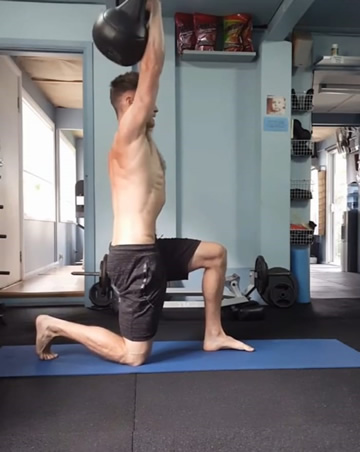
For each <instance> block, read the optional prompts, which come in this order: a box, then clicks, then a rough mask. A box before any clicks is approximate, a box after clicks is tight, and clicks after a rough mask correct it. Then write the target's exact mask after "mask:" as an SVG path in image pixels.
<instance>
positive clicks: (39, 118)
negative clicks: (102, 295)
mask: <svg viewBox="0 0 360 452" xmlns="http://www.w3.org/2000/svg"><path fill="white" fill-rule="evenodd" d="M0 59H1V60H2V61H6V64H10V66H12V67H13V69H14V70H15V72H16V73H17V77H18V90H17V92H16V97H15V99H16V105H17V113H18V116H19V118H20V120H19V123H18V124H17V127H15V128H16V131H15V133H14V134H13V135H14V136H16V137H18V140H19V146H18V149H19V152H18V153H17V155H18V162H17V168H16V170H17V177H18V182H19V199H18V200H17V203H16V204H14V202H13V203H12V204H11V205H12V206H14V205H18V206H19V209H18V212H19V218H18V224H19V230H20V232H19V234H18V242H19V255H20V259H18V267H19V272H18V274H17V275H15V273H14V272H11V274H12V276H13V278H12V279H9V278H6V276H5V275H4V276H3V278H5V279H3V280H2V281H1V285H0V289H1V291H0V297H1V298H27V297H28V298H32V297H44V298H46V297H47V298H48V297H61V298H63V297H84V293H85V281H84V278H82V277H79V276H73V275H72V274H71V273H72V271H74V270H79V268H78V266H81V267H82V269H83V268H84V265H83V264H84V248H85V245H84V242H85V240H84V238H85V237H84V225H83V224H82V225H80V226H82V227H80V226H79V224H80V223H81V221H84V216H85V214H84V209H82V218H80V219H79V215H78V213H77V205H76V203H77V199H78V198H77V196H76V184H77V182H78V181H79V180H82V181H83V180H84V143H83V138H84V134H83V123H84V121H83V56H82V54H62V53H56V54H54V53H49V52H43V53H38V52H37V53H34V52H15V53H14V54H11V53H7V55H6V56H5V55H2V56H0ZM4 64H5V63H4ZM9 77H10V74H9ZM2 83H3V77H1V82H0V85H1V84H2ZM10 103H11V102H10ZM7 118H8V119H9V116H7ZM2 122H3V121H2ZM14 170H15V168H14ZM10 182H11V183H10V185H11V186H13V185H14V180H12V181H10ZM6 218H7V219H8V221H9V217H8V216H7V217H6ZM14 225H15V221H14V219H13V218H12V220H11V222H10V223H9V224H8V225H7V228H8V230H11V229H13V228H14ZM7 255H8V256H13V255H14V247H13V246H11V248H10V247H9V249H8V250H7ZM75 266H76V267H77V268H74V267H75ZM0 270H1V269H0Z"/></svg>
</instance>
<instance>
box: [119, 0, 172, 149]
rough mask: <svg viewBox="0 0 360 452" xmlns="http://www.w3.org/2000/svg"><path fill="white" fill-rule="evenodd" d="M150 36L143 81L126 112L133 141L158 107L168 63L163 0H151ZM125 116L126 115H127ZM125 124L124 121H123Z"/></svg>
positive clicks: (142, 68) (141, 73)
mask: <svg viewBox="0 0 360 452" xmlns="http://www.w3.org/2000/svg"><path fill="white" fill-rule="evenodd" d="M149 3H150V7H151V12H150V19H149V36H148V43H147V46H146V50H145V53H144V56H143V59H142V61H141V63H140V71H139V83H138V87H137V90H136V93H135V97H134V102H133V104H132V105H131V107H130V108H129V110H128V112H127V113H126V127H124V128H123V129H122V130H123V132H124V129H125V130H126V135H127V138H128V139H129V140H130V141H132V140H134V139H136V138H137V137H138V136H139V135H141V134H142V133H143V131H144V128H145V127H146V123H147V122H148V120H149V118H151V115H152V113H153V111H154V109H155V103H156V98H157V94H158V91H159V80H160V75H161V72H162V69H163V66H164V59H165V45H164V29H163V21H162V13H161V4H160V1H159V0H150V2H149ZM124 119H125V118H124ZM122 126H124V124H122Z"/></svg>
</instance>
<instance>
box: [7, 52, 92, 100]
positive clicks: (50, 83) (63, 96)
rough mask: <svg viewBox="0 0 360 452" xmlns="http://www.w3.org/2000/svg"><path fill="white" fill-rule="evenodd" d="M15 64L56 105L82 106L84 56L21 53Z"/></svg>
mask: <svg viewBox="0 0 360 452" xmlns="http://www.w3.org/2000/svg"><path fill="white" fill-rule="evenodd" d="M14 59H15V61H16V63H17V64H18V65H19V66H20V67H21V69H22V70H23V71H25V72H26V73H27V74H28V75H29V77H30V78H31V79H32V80H33V82H34V83H35V84H36V85H37V86H38V87H39V88H40V89H41V91H42V92H43V93H44V95H45V96H46V97H47V99H48V100H49V102H51V103H52V104H53V105H54V106H55V107H60V108H79V109H82V108H83V73H82V72H83V64H82V56H80V55H68V56H66V57H65V56H64V57H62V56H60V57H54V56H47V55H46V54H43V55H41V56H18V57H14Z"/></svg>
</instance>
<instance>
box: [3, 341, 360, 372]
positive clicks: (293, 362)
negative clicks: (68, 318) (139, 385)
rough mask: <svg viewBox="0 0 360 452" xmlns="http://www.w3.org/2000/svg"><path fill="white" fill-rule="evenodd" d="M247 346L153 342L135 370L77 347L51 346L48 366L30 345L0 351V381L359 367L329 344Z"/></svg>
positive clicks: (359, 358)
mask: <svg viewBox="0 0 360 452" xmlns="http://www.w3.org/2000/svg"><path fill="white" fill-rule="evenodd" d="M249 344H250V345H252V346H254V347H255V348H256V351H255V352H252V353H246V352H239V351H234V350H222V351H219V352H204V351H203V350H202V342H187V341H185V342H156V343H154V346H153V352H152V354H151V356H150V358H149V360H148V362H147V363H146V364H144V365H143V366H141V367H136V368H134V367H129V366H124V365H121V364H116V363H112V362H107V361H105V360H103V359H101V358H100V357H98V356H96V355H94V354H93V353H91V352H90V351H88V350H87V349H86V348H85V347H83V346H82V345H75V344H74V345H72V344H71V345H70V344H69V345H54V346H53V351H54V352H56V353H59V357H58V358H57V359H55V360H53V361H40V360H39V359H38V357H37V355H36V354H35V347H34V346H8V347H3V348H0V377H32V376H66V375H114V374H133V373H139V374H140V373H141V374H145V373H162V372H201V371H220V370H223V371H225V370H266V369H324V368H354V367H360V353H359V352H357V351H356V350H354V349H352V348H350V347H348V346H347V345H345V344H343V343H341V342H339V341H338V340H335V339H325V340H324V339H289V340H280V339H279V340H254V341H249Z"/></svg>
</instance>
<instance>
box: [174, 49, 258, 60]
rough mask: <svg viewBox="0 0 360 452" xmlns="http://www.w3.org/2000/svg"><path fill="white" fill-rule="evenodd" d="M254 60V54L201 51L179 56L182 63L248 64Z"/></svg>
mask: <svg viewBox="0 0 360 452" xmlns="http://www.w3.org/2000/svg"><path fill="white" fill-rule="evenodd" d="M255 58H256V52H225V51H202V50H184V53H183V54H182V55H181V59H182V60H183V61H207V62H222V61H226V62H232V63H249V62H251V61H254V60H255Z"/></svg>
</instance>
